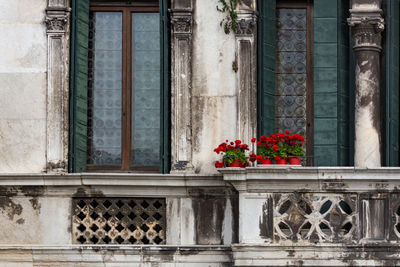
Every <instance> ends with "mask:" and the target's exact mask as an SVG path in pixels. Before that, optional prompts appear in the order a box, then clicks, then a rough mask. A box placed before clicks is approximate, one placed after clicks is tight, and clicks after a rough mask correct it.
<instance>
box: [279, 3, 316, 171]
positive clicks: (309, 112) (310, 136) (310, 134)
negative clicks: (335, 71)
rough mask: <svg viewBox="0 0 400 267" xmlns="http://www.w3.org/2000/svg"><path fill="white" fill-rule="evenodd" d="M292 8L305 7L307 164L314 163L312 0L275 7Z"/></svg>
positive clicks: (280, 4)
mask: <svg viewBox="0 0 400 267" xmlns="http://www.w3.org/2000/svg"><path fill="white" fill-rule="evenodd" d="M279 8H293V9H296V8H298V9H306V10H307V11H306V14H307V15H306V16H307V17H306V20H307V26H306V29H307V31H306V40H307V41H306V47H307V48H306V64H307V66H306V70H307V81H306V88H307V90H306V103H307V104H306V123H307V125H306V140H307V142H306V151H307V165H310V166H311V165H314V160H313V159H314V158H313V156H314V21H313V17H314V15H313V3H312V1H307V0H304V1H293V0H280V1H279V0H278V1H276V9H279Z"/></svg>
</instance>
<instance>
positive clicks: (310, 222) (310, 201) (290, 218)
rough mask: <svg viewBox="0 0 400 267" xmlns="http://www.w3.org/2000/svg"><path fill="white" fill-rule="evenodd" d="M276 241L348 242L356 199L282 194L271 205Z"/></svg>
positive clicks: (355, 220) (346, 196) (352, 230)
mask: <svg viewBox="0 0 400 267" xmlns="http://www.w3.org/2000/svg"><path fill="white" fill-rule="evenodd" d="M274 202H275V203H274V233H275V234H274V235H275V239H276V240H281V239H282V240H286V239H289V240H310V241H334V240H341V241H344V240H352V239H353V238H354V236H353V235H354V234H355V229H356V228H357V225H358V221H357V219H356V215H357V213H358V210H357V205H356V196H354V195H344V196H343V195H329V196H326V195H319V194H301V195H299V194H282V195H277V196H276V198H275V201H274Z"/></svg>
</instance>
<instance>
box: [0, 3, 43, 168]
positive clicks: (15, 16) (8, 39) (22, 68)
mask: <svg viewBox="0 0 400 267" xmlns="http://www.w3.org/2000/svg"><path fill="white" fill-rule="evenodd" d="M46 4H47V1H46V0H35V1H24V0H3V1H1V2H0V39H1V40H2V42H0V50H1V51H2V52H1V53H0V84H1V86H0V173H7V172H14V173H16V172H41V171H42V170H43V169H44V167H45V165H46V162H45V161H46V159H45V157H46V152H45V150H46V144H45V142H46V68H47V41H46V27H45V24H44V20H45V8H46Z"/></svg>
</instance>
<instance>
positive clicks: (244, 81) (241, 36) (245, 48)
mask: <svg viewBox="0 0 400 267" xmlns="http://www.w3.org/2000/svg"><path fill="white" fill-rule="evenodd" d="M246 7H248V6H246ZM256 33H257V17H256V15H255V12H254V11H253V10H250V9H246V10H239V11H238V26H237V28H236V31H235V39H236V64H237V85H238V88H237V97H238V114H237V123H238V124H237V125H238V138H239V139H241V140H243V142H245V143H247V144H250V140H251V138H252V137H255V136H256V135H257V83H256V81H257V47H256V45H257V42H256Z"/></svg>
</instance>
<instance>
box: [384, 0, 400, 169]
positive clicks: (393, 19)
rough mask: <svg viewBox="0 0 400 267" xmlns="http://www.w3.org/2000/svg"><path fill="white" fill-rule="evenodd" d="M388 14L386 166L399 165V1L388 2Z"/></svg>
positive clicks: (386, 41)
mask: <svg viewBox="0 0 400 267" xmlns="http://www.w3.org/2000/svg"><path fill="white" fill-rule="evenodd" d="M386 4H387V14H386V21H387V23H386V27H387V29H386V40H385V43H386V51H385V57H386V66H385V67H386V97H385V102H386V105H385V118H386V120H385V127H384V129H385V138H384V139H385V165H386V166H398V165H399V7H400V5H399V1H398V0H388V1H387V2H386Z"/></svg>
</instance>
